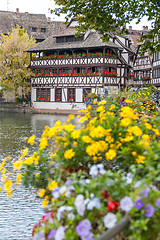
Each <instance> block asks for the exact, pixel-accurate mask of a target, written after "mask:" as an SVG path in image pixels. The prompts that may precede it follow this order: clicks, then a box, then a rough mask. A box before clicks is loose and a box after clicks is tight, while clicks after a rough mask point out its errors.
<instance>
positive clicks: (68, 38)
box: [56, 35, 84, 43]
mask: <svg viewBox="0 0 160 240" xmlns="http://www.w3.org/2000/svg"><path fill="white" fill-rule="evenodd" d="M83 40H84V36H80V37H75V36H74V35H70V36H63V37H56V42H57V43H62V42H78V41H83Z"/></svg>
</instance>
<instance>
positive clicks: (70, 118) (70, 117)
mask: <svg viewBox="0 0 160 240" xmlns="http://www.w3.org/2000/svg"><path fill="white" fill-rule="evenodd" d="M73 118H74V115H73V114H69V116H68V120H67V122H70V121H71V120H72V119H73Z"/></svg>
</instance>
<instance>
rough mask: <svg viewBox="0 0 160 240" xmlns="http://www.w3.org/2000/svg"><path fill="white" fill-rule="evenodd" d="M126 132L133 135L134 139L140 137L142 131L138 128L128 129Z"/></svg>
mask: <svg viewBox="0 0 160 240" xmlns="http://www.w3.org/2000/svg"><path fill="white" fill-rule="evenodd" d="M127 131H128V132H129V133H133V134H134V135H135V136H136V137H138V136H140V135H142V130H141V129H140V128H139V127H138V126H132V127H129V128H128V129H127Z"/></svg>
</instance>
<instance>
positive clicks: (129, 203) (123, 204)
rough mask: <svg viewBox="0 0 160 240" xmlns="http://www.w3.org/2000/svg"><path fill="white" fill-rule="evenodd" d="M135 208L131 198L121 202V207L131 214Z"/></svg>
mask: <svg viewBox="0 0 160 240" xmlns="http://www.w3.org/2000/svg"><path fill="white" fill-rule="evenodd" d="M133 206H134V204H133V201H132V199H131V198H130V197H127V196H126V197H124V198H122V199H121V201H120V207H121V209H122V210H124V211H126V212H129V211H130V210H131V209H132V207H133Z"/></svg>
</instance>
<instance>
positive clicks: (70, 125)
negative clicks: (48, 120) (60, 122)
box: [63, 124, 75, 132]
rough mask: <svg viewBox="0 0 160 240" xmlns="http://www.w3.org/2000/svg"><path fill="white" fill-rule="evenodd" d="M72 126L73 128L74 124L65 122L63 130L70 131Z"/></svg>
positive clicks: (72, 128)
mask: <svg viewBox="0 0 160 240" xmlns="http://www.w3.org/2000/svg"><path fill="white" fill-rule="evenodd" d="M74 128H75V126H74V125H72V124H68V125H67V124H66V125H64V127H63V129H64V130H65V131H67V132H72V131H73V130H74Z"/></svg>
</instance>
